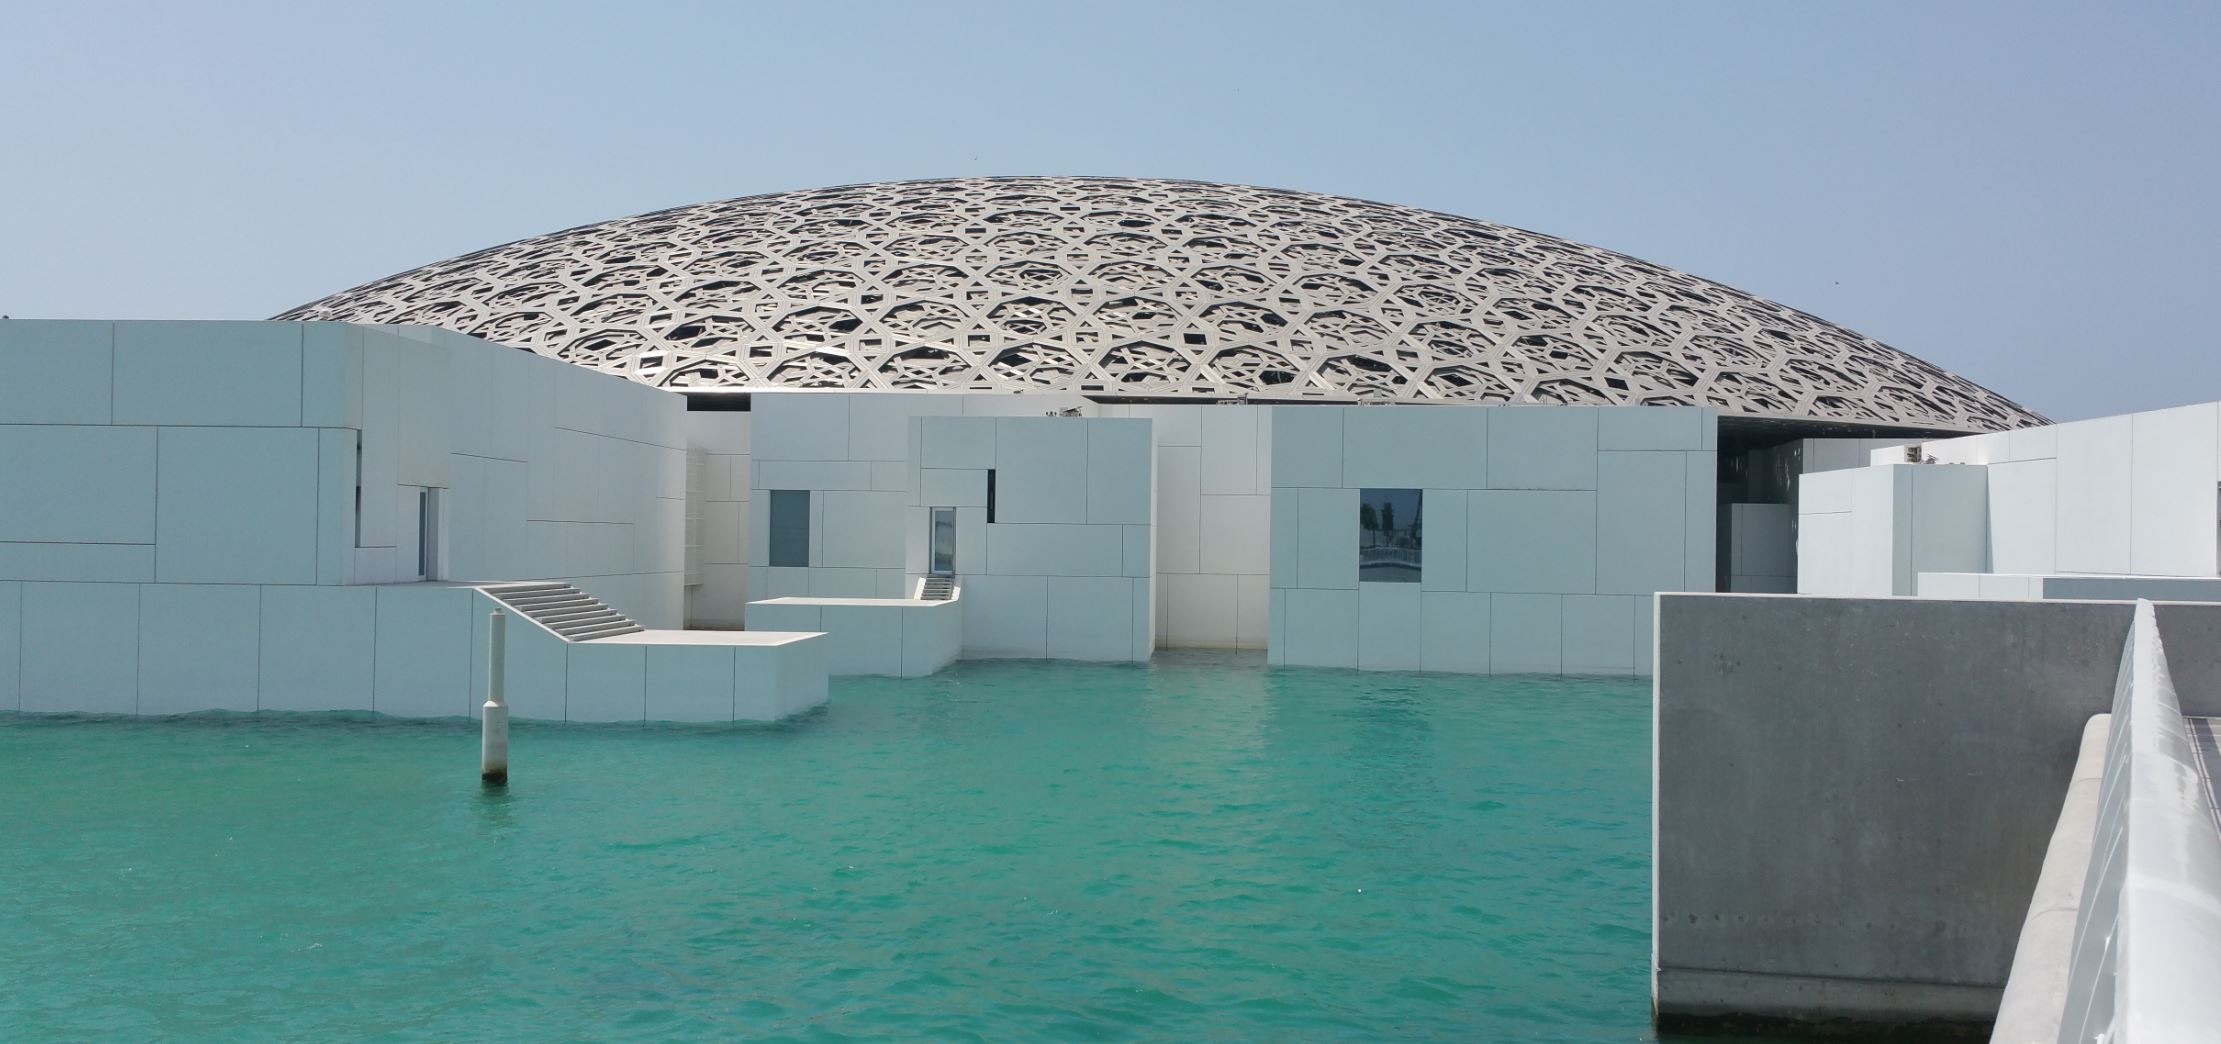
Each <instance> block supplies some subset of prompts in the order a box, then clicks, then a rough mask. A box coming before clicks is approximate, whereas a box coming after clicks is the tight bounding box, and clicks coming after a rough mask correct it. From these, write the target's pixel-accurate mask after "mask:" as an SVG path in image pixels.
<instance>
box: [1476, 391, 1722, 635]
mask: <svg viewBox="0 0 2221 1044" xmlns="http://www.w3.org/2000/svg"><path fill="white" fill-rule="evenodd" d="M1647 408H1648V407H1635V409H1647ZM1603 412H1604V413H1606V414H1611V413H1614V412H1619V411H1616V410H1605V411H1603ZM1684 456H1685V454H1681V453H1650V452H1632V451H1631V452H1620V451H1605V452H1600V453H1598V454H1597V458H1596V512H1595V519H1596V522H1595V525H1596V530H1597V532H1596V586H1595V588H1594V590H1596V591H1600V592H1603V593H1606V594H1650V593H1652V592H1654V591H1679V590H1682V589H1683V586H1682V585H1683V583H1684V582H1685V577H1686V574H1685V572H1684V565H1685V559H1686V558H1687V556H1688V542H1687V536H1688V534H1686V533H1685V531H1684V529H1683V527H1684V526H1685V525H1686V524H1687V522H1688V517H1687V516H1688V504H1687V497H1688V493H1689V490H1688V481H1687V479H1688V475H1687V466H1686V462H1685V461H1684V459H1683V458H1684ZM1704 493H1705V495H1706V496H1707V497H1709V496H1711V495H1712V493H1711V490H1710V489H1709V488H1707V489H1706V490H1705V491H1704ZM1701 536H1702V538H1703V539H1704V540H1705V541H1707V542H1709V541H1711V540H1712V539H1713V538H1714V535H1713V531H1712V530H1709V529H1708V530H1705V531H1704V532H1703V533H1702V534H1701ZM1705 586H1707V587H1709V586H1710V585H1709V584H1707V585H1705ZM1499 590H1501V589H1499Z"/></svg>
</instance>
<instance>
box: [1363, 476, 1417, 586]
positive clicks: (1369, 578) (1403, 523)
mask: <svg viewBox="0 0 2221 1044" xmlns="http://www.w3.org/2000/svg"><path fill="white" fill-rule="evenodd" d="M1419 501H1420V497H1419V491H1418V490H1416V489H1363V490H1359V491H1358V493H1357V579H1358V581H1359V582H1361V583H1368V584H1416V583H1418V582H1419V525H1420V519H1419Z"/></svg>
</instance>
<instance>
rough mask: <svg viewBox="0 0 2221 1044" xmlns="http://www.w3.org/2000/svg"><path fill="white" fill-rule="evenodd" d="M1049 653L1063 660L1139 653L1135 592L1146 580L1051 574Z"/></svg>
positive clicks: (1119, 657) (1130, 656)
mask: <svg viewBox="0 0 2221 1044" xmlns="http://www.w3.org/2000/svg"><path fill="white" fill-rule="evenodd" d="M1048 579H1049V584H1048V621H1047V628H1046V643H1047V654H1048V656H1049V657H1050V658H1052V659H1058V660H1129V659H1133V657H1134V597H1135V592H1136V591H1137V590H1142V589H1144V588H1142V587H1141V586H1140V585H1141V583H1142V582H1140V581H1135V580H1129V579H1127V578H1125V577H1074V576H1052V577H1049V578H1048Z"/></svg>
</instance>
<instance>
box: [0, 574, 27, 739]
mask: <svg viewBox="0 0 2221 1044" xmlns="http://www.w3.org/2000/svg"><path fill="white" fill-rule="evenodd" d="M22 678H23V585H22V584H20V583H16V582H13V581H5V580H0V711H14V710H21V709H22V689H21V687H20V684H19V683H20V682H21V680H22Z"/></svg>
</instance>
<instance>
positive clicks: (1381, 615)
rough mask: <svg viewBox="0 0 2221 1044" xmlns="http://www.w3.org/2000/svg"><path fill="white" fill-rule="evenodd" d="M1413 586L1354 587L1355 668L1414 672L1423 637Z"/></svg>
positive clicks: (1420, 612) (1414, 587)
mask: <svg viewBox="0 0 2221 1044" xmlns="http://www.w3.org/2000/svg"><path fill="white" fill-rule="evenodd" d="M1421 593H1422V592H1421V591H1420V589H1419V585H1417V584H1364V583H1361V584H1358V585H1357V665H1358V666H1359V667H1362V668H1364V669H1366V670H1369V671H1416V670H1418V669H1419V666H1420V646H1421V637H1422V634H1423V628H1422V620H1423V619H1424V613H1423V612H1422V611H1421V601H1420V595H1421Z"/></svg>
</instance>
